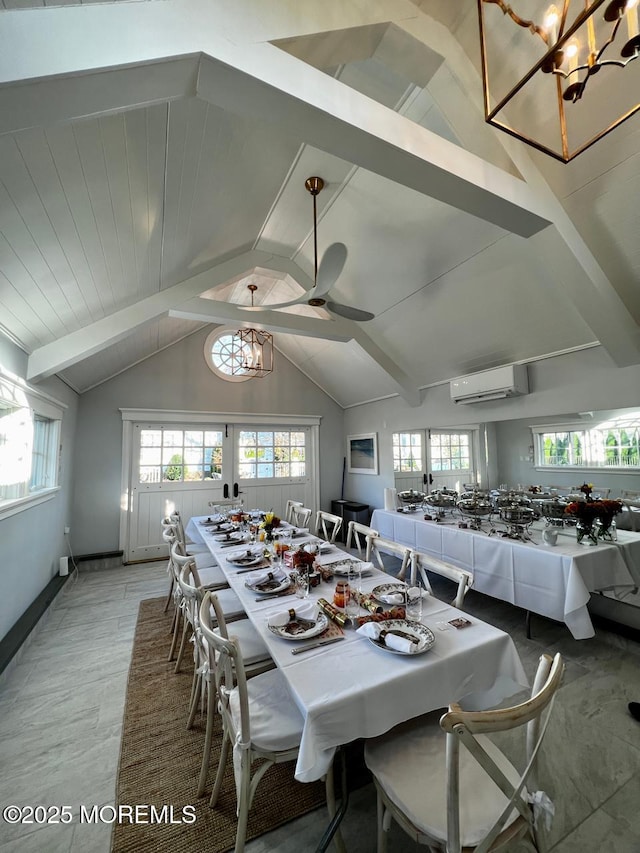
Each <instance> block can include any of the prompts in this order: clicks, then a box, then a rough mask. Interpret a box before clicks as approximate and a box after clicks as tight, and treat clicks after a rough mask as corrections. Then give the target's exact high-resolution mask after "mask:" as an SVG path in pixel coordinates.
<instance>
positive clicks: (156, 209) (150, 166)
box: [145, 104, 169, 289]
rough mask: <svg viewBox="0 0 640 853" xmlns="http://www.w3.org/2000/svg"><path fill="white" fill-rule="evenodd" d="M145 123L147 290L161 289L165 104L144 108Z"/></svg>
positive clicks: (167, 112) (165, 131)
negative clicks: (147, 233)
mask: <svg viewBox="0 0 640 853" xmlns="http://www.w3.org/2000/svg"><path fill="white" fill-rule="evenodd" d="M145 115H146V119H147V204H148V222H149V224H148V227H149V229H150V230H149V236H148V239H147V256H148V262H147V263H148V277H149V286H150V288H151V287H153V288H155V289H159V288H160V287H162V241H163V230H164V221H165V216H166V208H165V168H166V149H167V130H168V116H169V104H161V105H157V106H153V107H148V108H147V109H146V110H145Z"/></svg>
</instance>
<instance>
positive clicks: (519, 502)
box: [495, 492, 531, 509]
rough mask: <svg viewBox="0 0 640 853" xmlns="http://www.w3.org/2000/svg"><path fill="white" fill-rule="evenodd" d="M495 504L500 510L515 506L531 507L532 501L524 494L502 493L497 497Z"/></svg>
mask: <svg viewBox="0 0 640 853" xmlns="http://www.w3.org/2000/svg"><path fill="white" fill-rule="evenodd" d="M495 504H496V506H497V507H498V509H502V507H513V506H526V507H528V506H530V504H531V499H530V498H528V497H527V496H526V495H525V494H524V493H523V492H501V493H500V494H498V495H496V497H495Z"/></svg>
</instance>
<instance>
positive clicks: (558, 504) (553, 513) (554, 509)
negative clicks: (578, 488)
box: [540, 498, 569, 527]
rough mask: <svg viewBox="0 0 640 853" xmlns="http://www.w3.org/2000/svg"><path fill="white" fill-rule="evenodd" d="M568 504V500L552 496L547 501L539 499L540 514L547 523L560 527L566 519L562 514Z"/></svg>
mask: <svg viewBox="0 0 640 853" xmlns="http://www.w3.org/2000/svg"><path fill="white" fill-rule="evenodd" d="M568 506H569V501H566V500H563V499H562V498H552V499H551V500H548V501H540V514H541V515H542V517H543V518H544V519H545V520H546V521H547V522H548V523H549V524H553V525H554V526H557V527H562V526H563V525H564V523H565V521H566V520H567V516H566V515H565V514H564V511H565V509H566V507H568Z"/></svg>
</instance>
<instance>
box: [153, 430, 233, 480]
mask: <svg viewBox="0 0 640 853" xmlns="http://www.w3.org/2000/svg"><path fill="white" fill-rule="evenodd" d="M222 443H223V435H222V430H210V429H173V428H171V427H169V428H166V427H158V428H157V429H141V430H140V458H139V460H138V462H139V469H138V470H139V482H140V483H170V482H174V483H175V482H179V483H193V482H202V481H204V480H219V479H221V477H222Z"/></svg>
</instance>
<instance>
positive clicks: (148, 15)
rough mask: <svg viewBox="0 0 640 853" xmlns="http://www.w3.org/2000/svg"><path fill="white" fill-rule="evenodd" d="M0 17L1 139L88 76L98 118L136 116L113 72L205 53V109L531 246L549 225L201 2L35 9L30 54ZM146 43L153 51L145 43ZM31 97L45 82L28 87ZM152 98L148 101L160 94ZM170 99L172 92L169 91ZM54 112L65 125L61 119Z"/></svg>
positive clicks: (495, 182)
mask: <svg viewBox="0 0 640 853" xmlns="http://www.w3.org/2000/svg"><path fill="white" fill-rule="evenodd" d="M2 17H3V21H2V24H3V26H2V29H1V30H0V82H2V81H4V82H18V81H22V85H21V86H20V90H21V91H20V97H21V99H24V100H26V101H27V102H28V103H26V104H25V105H24V108H23V110H22V111H21V112H19V114H18V119H19V120H18V122H17V124H16V121H15V120H13V119H12V118H11V116H12V110H7V109H5V106H4V104H3V103H2V96H6V97H8V98H9V99H10V98H11V96H10V95H7V93H6V90H5V88H4V87H2V88H0V114H4V115H6V116H8V117H7V119H6V121H5V124H4V130H5V132H8V131H10V130H17V129H19V127H23V126H24V122H25V121H26V120H27V119H28V123H29V124H30V125H31V126H33V124H34V123H35V124H49V123H51V121H52V116H51V112H52V105H59V104H61V103H65V102H66V101H68V100H69V99H70V97H69V95H70V93H73V92H74V91H76V90H77V88H78V81H77V75H82V74H85V73H87V72H89V71H90V72H92V73H94V72H95V70H96V69H97V68H103V69H105V70H104V71H103V74H102V75H101V82H102V84H103V85H104V86H105V87H109V88H113V89H115V90H117V91H115V92H109V93H107V94H106V95H103V97H102V99H101V102H102V104H103V106H104V107H105V108H106V109H107V110H112V109H114V108H116V107H115V106H114V105H115V104H119V108H120V109H124V108H128V107H134V106H140V105H141V103H144V102H146V100H145V99H148V98H149V97H150V95H149V93H148V92H146V91H145V87H142V89H143V91H142V92H141V91H139V90H138V89H136V87H133V89H132V91H131V92H128V90H127V87H123V86H122V80H121V79H119V78H118V72H117V70H113V69H114V67H116V66H123V65H129V66H136V65H140V64H144V63H150V62H154V63H157V64H156V65H155V66H154V67H155V69H156V70H159V67H158V64H161V60H162V59H163V58H164V57H167V56H172V57H180V56H191V55H193V54H194V53H197V52H202V53H203V54H204V56H205V58H204V59H203V60H202V62H201V65H200V72H199V77H198V83H197V92H198V95H199V96H200V97H202V98H203V99H205V100H207V101H209V102H210V103H213V104H216V105H217V106H219V107H222V108H224V109H227V110H229V111H231V112H233V113H237V114H240V115H243V116H248V117H250V118H253V119H257V120H259V121H261V120H264V121H269V122H277V123H278V125H279V126H280V127H282V128H284V129H286V130H288V131H289V132H290V133H291V134H292V135H293V136H294V138H297V139H300V140H301V141H306V142H308V143H310V144H312V145H315V146H316V147H319V148H322V149H323V150H325V151H327V152H329V153H331V154H333V155H335V156H337V157H341V158H342V159H345V160H347V161H349V162H351V163H354V164H355V165H358V166H361V167H363V168H365V169H368V170H370V171H372V172H375V173H376V174H379V175H381V176H383V177H385V178H387V179H389V180H391V181H394V182H396V183H399V184H402V185H403V186H407V187H410V188H411V189H414V190H416V191H417V192H420V193H423V194H425V195H428V196H430V197H433V198H436V199H438V200H440V201H442V202H444V203H446V204H449V205H452V206H453V207H455V208H457V209H460V210H463V211H465V212H467V213H470V214H473V215H474V216H478V217H479V218H481V219H485V220H487V221H489V222H493V223H495V224H496V225H498V226H500V227H502V228H504V229H506V230H508V231H511V232H513V233H516V234H519V235H520V236H524V237H528V236H531V235H532V234H534V233H537V232H538V231H540V230H541V229H543V228H545V227H546V226H547V225H548V224H549V219H548V218H547V216H546V214H545V210H544V204H542V203H541V201H540V199H539V197H538V196H537V195H536V193H535V192H533V191H532V190H531V189H530V188H529V187H528V186H527V185H526V184H525V182H524V181H521V180H519V179H517V178H514V177H513V176H511V175H508V174H506V173H505V172H503V171H502V170H500V169H498V168H496V167H494V166H492V165H490V164H488V163H486V162H485V161H483V160H482V159H481V158H479V157H477V156H475V155H474V154H470V153H469V152H467V151H464V150H463V149H462V148H460V147H459V146H457V145H454V144H452V143H450V142H448V141H447V140H445V139H443V138H442V137H440V136H438V135H437V134H434V133H431V132H430V131H428V130H426V129H425V128H423V127H420V126H419V125H417V124H415V123H414V122H412V121H410V120H409V119H407V118H404V117H403V116H400V115H398V114H397V113H395V112H394V111H393V110H390V109H388V108H387V107H385V106H383V105H381V104H378V103H376V102H375V101H372V100H371V99H370V98H367V97H366V96H364V95H362V94H360V93H359V92H357V91H355V90H354V89H351V88H349V87H347V86H344V85H343V84H341V83H340V82H339V81H337V80H334V79H333V78H331V77H329V76H327V75H325V74H323V73H322V72H320V71H318V70H317V69H315V68H312V67H311V66H309V65H307V64H305V63H303V62H300V61H299V60H297V59H295V58H294V57H292V56H290V55H288V54H286V53H284V52H283V51H281V50H279V49H278V48H277V47H275V46H274V45H271V44H268V43H262V44H261V43H254V44H233V43H231V42H230V40H229V39H228V38H225V37H224V36H221V35H220V25H219V21H217V20H216V10H215V8H212V4H207V3H206V2H203V0H165V2H163V3H114V4H96V5H89V6H86V7H85V6H82V7H74V6H65V7H61V8H52V7H48V8H45V9H33V10H30V12H29V28H28V36H29V38H28V42H26V41H25V29H24V25H23V22H22V20H21V19H20V16H19V15H16V14H15V13H12V12H5V13H4V14H3V16H2ZM124 32H126V34H127V38H126V39H123V38H122V33H124ZM150 32H152V33H153V39H149V38H148V33H150ZM174 61H175V60H172V62H174ZM109 68H111V69H112V70H111V71H109V70H108V69H109ZM56 74H57V75H65V76H64V77H60V78H59V79H58V81H53V80H49V81H47V83H52V84H53V83H55V82H57V83H58V84H59V85H58V87H57V88H56V90H55V92H54V91H52V90H50V89H48V88H47V94H48V95H49V96H48V97H47V98H46V99H44V98H43V94H42V90H41V89H39V88H38V89H37V90H36V91H35V92H31V91H30V89H31V86H29V85H28V84H26V82H25V81H27V80H29V79H32V80H33V78H38V77H42V76H43V75H56ZM112 74H113V75H114V76H113V77H111V76H110V75H112ZM183 82H184V81H183ZM34 85H35V86H36V87H40V86H41V85H42V82H41V81H38V80H34ZM152 94H153V97H157V92H155V91H154V92H153V93H152ZM171 96H175V89H172V88H171V87H168V90H167V97H171ZM127 100H128V103H125V102H126V101H127ZM309 101H312V102H311V103H310V102H309ZM78 102H79V103H78V111H79V113H80V112H82V113H83V114H86V109H88V108H90V107H89V106H88V105H87V103H86V101H85V99H84V98H78ZM7 106H12V104H11V103H9V104H8V105H7ZM54 109H55V107H54ZM71 111H73V110H71ZM62 112H63V113H64V116H65V118H67V119H68V118H69V112H70V109H69V108H66V109H63V110H62ZM91 114H96V113H95V110H94V111H93V112H92V113H91Z"/></svg>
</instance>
